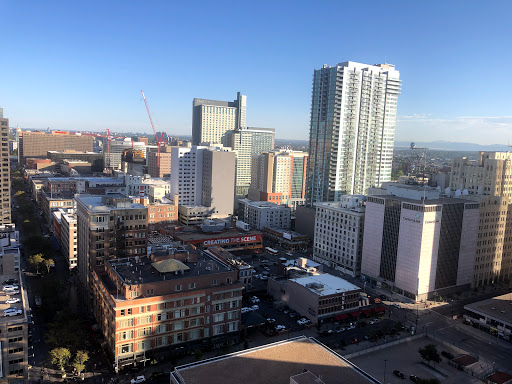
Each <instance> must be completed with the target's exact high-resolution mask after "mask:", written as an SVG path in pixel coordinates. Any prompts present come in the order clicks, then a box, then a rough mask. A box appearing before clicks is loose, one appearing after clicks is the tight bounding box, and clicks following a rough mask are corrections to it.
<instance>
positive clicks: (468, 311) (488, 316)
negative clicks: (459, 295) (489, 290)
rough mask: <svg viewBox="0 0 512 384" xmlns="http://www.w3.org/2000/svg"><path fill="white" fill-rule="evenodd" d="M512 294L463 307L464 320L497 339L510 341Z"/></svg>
mask: <svg viewBox="0 0 512 384" xmlns="http://www.w3.org/2000/svg"><path fill="white" fill-rule="evenodd" d="M511 307H512V294H510V293H507V294H505V295H501V296H496V297H493V298H491V299H487V300H482V301H478V302H476V303H472V304H468V305H465V306H464V318H465V319H466V321H468V322H469V323H471V324H472V325H476V326H478V327H479V328H481V329H484V330H486V331H488V332H490V333H492V334H494V335H496V336H498V337H501V338H503V339H505V340H509V341H512V310H511Z"/></svg>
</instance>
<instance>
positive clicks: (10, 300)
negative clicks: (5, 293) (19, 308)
mask: <svg viewBox="0 0 512 384" xmlns="http://www.w3.org/2000/svg"><path fill="white" fill-rule="evenodd" d="M5 302H6V303H7V304H16V303H21V299H20V298H19V297H11V298H10V299H7V300H5Z"/></svg>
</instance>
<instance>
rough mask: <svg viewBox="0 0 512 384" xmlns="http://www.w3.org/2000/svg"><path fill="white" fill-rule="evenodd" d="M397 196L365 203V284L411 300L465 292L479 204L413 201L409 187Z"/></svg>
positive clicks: (413, 193) (451, 200)
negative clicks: (388, 290)
mask: <svg viewBox="0 0 512 384" xmlns="http://www.w3.org/2000/svg"><path fill="white" fill-rule="evenodd" d="M427 188H428V187H427ZM416 189H424V187H416ZM407 190H409V191H410V194H409V196H410V197H409V198H407V197H406V196H407V194H406V192H407ZM431 191H432V189H431ZM388 193H389V190H388ZM400 195H401V196H400V197H398V196H393V195H389V194H388V195H374V196H368V198H367V201H366V213H365V221H364V241H363V253H362V263H361V275H362V276H363V279H364V280H365V281H368V282H370V284H371V285H372V286H373V285H376V286H378V287H384V288H388V289H390V290H392V291H393V292H395V293H397V294H399V295H402V296H404V297H407V298H409V299H412V300H421V299H426V298H427V296H428V298H431V297H433V296H434V295H435V294H441V295H443V294H450V293H452V292H455V291H458V290H462V289H467V288H468V287H469V286H470V284H471V280H472V276H473V269H474V263H475V251H476V243H477V231H478V225H479V203H478V201H472V200H469V199H467V198H466V199H462V198H461V199H454V198H442V197H441V198H437V199H427V200H419V199H414V197H415V196H417V191H415V190H414V188H412V187H411V186H406V187H405V188H404V189H403V190H402V192H401V193H400Z"/></svg>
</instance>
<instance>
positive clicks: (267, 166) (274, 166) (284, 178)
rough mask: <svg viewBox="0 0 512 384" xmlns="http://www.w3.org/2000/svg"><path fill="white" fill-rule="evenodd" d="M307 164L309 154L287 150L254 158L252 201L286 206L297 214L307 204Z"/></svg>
mask: <svg viewBox="0 0 512 384" xmlns="http://www.w3.org/2000/svg"><path fill="white" fill-rule="evenodd" d="M307 161H308V154H307V153H306V152H295V151H286V150H275V151H271V152H266V153H263V154H261V155H260V156H256V157H254V158H253V161H252V170H251V187H250V189H249V196H248V197H249V199H250V200H254V201H268V202H271V203H276V204H286V205H287V206H289V207H291V208H292V210H293V211H295V208H296V207H297V205H303V204H304V202H305V192H306V168H307Z"/></svg>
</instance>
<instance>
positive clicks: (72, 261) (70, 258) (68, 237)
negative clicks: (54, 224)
mask: <svg viewBox="0 0 512 384" xmlns="http://www.w3.org/2000/svg"><path fill="white" fill-rule="evenodd" d="M60 211H61V218H60V223H61V229H60V244H61V247H62V254H63V255H64V257H65V259H66V262H67V263H68V268H69V269H73V268H76V267H78V261H77V255H78V249H77V226H76V223H77V219H76V209H75V208H73V209H67V210H65V209H61V210H60Z"/></svg>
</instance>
